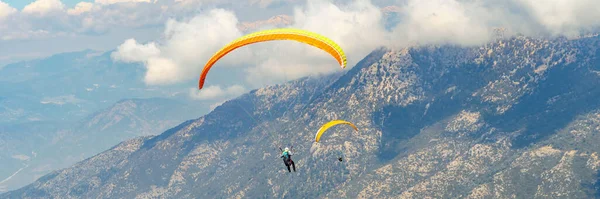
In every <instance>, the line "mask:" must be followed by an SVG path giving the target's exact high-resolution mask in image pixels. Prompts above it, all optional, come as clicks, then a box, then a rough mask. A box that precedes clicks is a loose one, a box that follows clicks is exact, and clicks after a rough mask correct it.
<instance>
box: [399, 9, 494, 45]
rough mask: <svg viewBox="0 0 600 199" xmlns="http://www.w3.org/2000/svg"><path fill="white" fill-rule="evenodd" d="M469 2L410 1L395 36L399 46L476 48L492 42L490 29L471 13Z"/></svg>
mask: <svg viewBox="0 0 600 199" xmlns="http://www.w3.org/2000/svg"><path fill="white" fill-rule="evenodd" d="M469 8H470V6H469V5H468V4H467V3H461V2H459V1H455V0H426V1H420V0H410V1H409V2H408V3H407V5H406V6H405V7H404V9H403V10H404V11H405V12H404V13H403V14H404V20H403V21H402V22H401V23H400V24H399V25H398V26H396V28H395V29H394V31H393V35H394V36H397V37H398V38H402V39H400V40H397V41H395V42H396V43H400V44H404V45H406V44H409V43H408V42H420V43H427V44H442V43H456V44H463V45H477V44H481V43H483V42H486V41H489V39H490V37H491V34H490V32H491V29H489V28H490V27H487V25H486V23H485V21H481V20H480V19H481V18H479V17H477V16H475V15H470V14H469V13H471V12H472V10H471V9H469Z"/></svg>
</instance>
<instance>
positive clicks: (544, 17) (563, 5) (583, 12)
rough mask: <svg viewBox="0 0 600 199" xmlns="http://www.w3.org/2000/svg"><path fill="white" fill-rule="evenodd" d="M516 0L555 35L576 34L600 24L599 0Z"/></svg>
mask: <svg viewBox="0 0 600 199" xmlns="http://www.w3.org/2000/svg"><path fill="white" fill-rule="evenodd" d="M514 1H515V2H516V3H517V4H518V6H520V7H523V8H524V9H525V10H526V11H527V12H528V13H529V14H530V15H531V16H532V17H533V19H534V20H535V21H536V22H537V23H539V24H540V25H542V26H543V27H545V28H546V29H547V30H548V31H549V32H550V33H551V34H553V35H566V36H576V35H578V34H579V32H581V31H594V30H597V28H598V26H600V20H598V19H599V18H600V1H597V0H578V1H570V0H546V1H531V0H514Z"/></svg>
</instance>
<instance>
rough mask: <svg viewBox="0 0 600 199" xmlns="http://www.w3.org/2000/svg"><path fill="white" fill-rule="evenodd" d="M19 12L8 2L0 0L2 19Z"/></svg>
mask: <svg viewBox="0 0 600 199" xmlns="http://www.w3.org/2000/svg"><path fill="white" fill-rule="evenodd" d="M16 12H17V9H15V8H13V7H10V5H8V4H7V3H4V2H2V1H0V21H2V20H3V19H4V18H6V17H8V16H10V15H12V14H14V13H16Z"/></svg>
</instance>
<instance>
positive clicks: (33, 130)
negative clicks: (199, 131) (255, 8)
mask: <svg viewBox="0 0 600 199" xmlns="http://www.w3.org/2000/svg"><path fill="white" fill-rule="evenodd" d="M197 110H200V109H199V108H198V107H197V106H196V105H192V104H188V103H184V102H181V101H177V100H172V99H165V98H149V99H126V100H121V101H119V102H117V103H116V104H114V105H112V106H111V107H108V108H106V109H104V110H101V111H98V112H96V113H94V114H91V115H89V116H88V117H86V118H84V119H82V120H80V121H78V122H75V123H66V124H61V125H57V124H55V123H44V122H29V123H26V124H18V125H13V126H10V127H5V128H3V129H0V143H2V145H0V147H1V149H2V150H1V152H0V160H1V161H2V162H3V164H2V166H1V168H2V169H1V170H2V172H0V179H1V180H0V192H1V191H6V190H14V189H17V188H19V187H22V186H24V185H26V184H29V183H31V182H33V181H35V180H36V179H37V178H39V177H41V176H43V175H46V174H48V173H49V172H51V171H54V170H57V169H61V168H64V167H67V166H70V165H72V164H74V163H76V162H79V161H81V160H83V159H85V158H88V157H91V156H92V155H95V154H98V153H100V152H102V151H104V150H107V149H109V148H111V147H112V146H114V145H116V144H118V143H120V142H122V141H123V140H128V139H132V138H136V137H140V136H149V135H157V134H159V133H161V132H163V131H165V130H167V129H168V128H169V127H171V126H174V125H176V124H179V123H181V122H183V121H185V120H187V119H190V118H194V115H197Z"/></svg>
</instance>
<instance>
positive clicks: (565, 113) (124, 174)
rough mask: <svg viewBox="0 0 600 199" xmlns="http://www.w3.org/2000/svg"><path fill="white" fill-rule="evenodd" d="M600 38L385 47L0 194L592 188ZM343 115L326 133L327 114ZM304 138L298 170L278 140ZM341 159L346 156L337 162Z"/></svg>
mask: <svg viewBox="0 0 600 199" xmlns="http://www.w3.org/2000/svg"><path fill="white" fill-rule="evenodd" d="M599 48H600V37H598V36H594V37H582V38H579V39H573V40H567V39H565V38H556V39H539V38H529V37H523V36H517V37H513V38H506V39H499V40H497V41H494V42H490V43H488V44H486V45H484V46H478V47H468V48H467V47H459V46H449V45H446V46H423V47H410V48H406V49H378V50H376V51H374V52H372V53H371V54H370V55H368V56H367V57H366V58H365V59H363V60H362V61H361V62H359V63H358V64H357V65H356V66H355V67H353V68H352V69H351V70H349V71H348V72H347V73H345V74H335V75H331V76H326V77H314V78H303V79H300V80H297V81H293V82H289V83H286V84H281V85H275V86H270V87H266V88H261V89H257V90H253V91H251V92H249V93H247V94H245V95H243V96H240V97H238V98H236V99H233V100H230V101H227V102H225V103H224V104H222V105H221V106H219V107H217V108H215V109H214V110H213V111H212V112H210V113H209V114H207V115H204V116H202V117H200V118H198V119H193V120H189V121H186V122H184V123H181V124H179V125H178V126H176V127H173V128H171V129H169V130H167V131H165V132H164V133H162V134H160V135H157V136H154V137H143V138H137V139H134V140H130V141H126V142H123V143H121V144H119V145H117V146H116V147H114V148H112V149H110V150H107V151H105V152H103V153H100V154H98V155H96V156H93V157H91V158H88V159H86V160H84V161H81V162H79V163H77V164H76V165H73V166H72V167H69V168H65V169H62V170H59V171H55V172H52V173H50V174H48V175H46V176H44V177H42V178H40V179H39V180H37V181H36V182H34V183H32V184H30V185H28V186H26V187H23V188H21V189H19V190H15V191H11V192H8V193H5V194H3V195H0V198H40V197H44V198H138V197H139V198H593V197H597V196H600V194H599V192H598V190H599V189H600V178H599V177H598V176H599V174H598V169H599V168H600V159H599V158H598V153H599V152H600V147H598V145H597V144H596V143H598V142H599V141H600V136H599V135H600V134H599V131H600V127H599V126H600V106H599V105H600V104H599V103H600V101H599V100H598V97H600V88H598V87H597V85H598V83H600V77H599V75H600V62H598V61H599V58H600V51H599V50H598V49H599ZM332 119H344V120H347V121H351V122H353V123H354V124H356V125H357V127H358V128H359V131H358V132H356V131H353V130H352V129H351V128H347V127H344V126H336V127H334V128H332V129H330V130H329V131H327V132H326V133H325V135H324V136H323V137H322V138H321V142H319V143H315V142H314V141H313V138H314V137H313V136H314V133H315V132H316V130H317V129H318V128H319V127H320V125H321V124H323V123H324V122H326V121H329V120H332ZM291 145H293V146H294V151H293V154H294V156H293V158H294V161H295V162H296V167H297V168H296V169H297V170H298V172H296V173H288V172H287V170H286V169H285V167H284V165H283V164H282V161H281V160H280V158H279V150H278V149H277V148H278V147H281V146H291ZM338 157H344V161H343V162H339V161H338V160H337V158H338Z"/></svg>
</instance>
